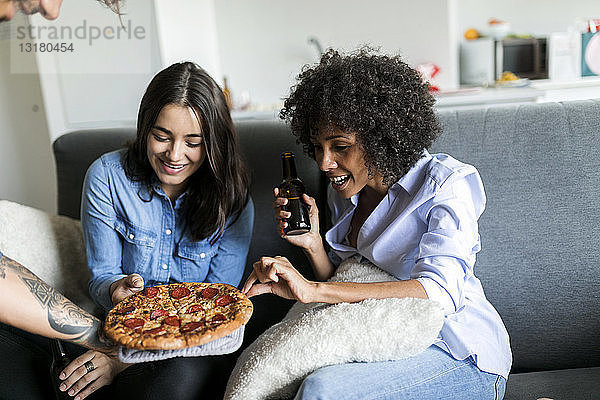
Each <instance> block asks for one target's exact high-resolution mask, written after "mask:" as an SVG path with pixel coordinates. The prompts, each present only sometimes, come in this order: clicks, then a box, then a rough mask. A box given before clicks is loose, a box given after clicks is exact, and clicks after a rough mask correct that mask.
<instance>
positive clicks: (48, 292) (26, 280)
mask: <svg viewBox="0 0 600 400" xmlns="http://www.w3.org/2000/svg"><path fill="white" fill-rule="evenodd" d="M0 321H1V322H4V323H6V324H9V325H12V326H15V327H17V328H20V329H23V330H26V331H28V332H31V333H35V334H38V335H42V336H46V337H49V338H58V339H62V340H66V341H70V342H73V343H77V344H79V345H81V346H84V347H87V348H89V349H95V350H99V351H103V352H107V351H113V350H115V347H114V345H113V344H111V343H109V342H108V341H107V340H105V339H104V337H103V336H102V335H101V333H102V322H101V321H100V320H99V319H98V318H96V317H94V316H93V315H91V314H89V313H88V312H86V311H85V310H83V309H81V308H80V307H78V306H77V305H75V304H73V303H72V302H71V301H70V300H69V299H67V298H66V297H65V296H63V295H62V294H61V293H59V292H57V291H56V290H54V289H53V288H52V287H51V286H49V285H48V284H47V283H46V282H44V281H42V280H41V279H40V278H38V277H37V276H36V275H35V274H34V273H33V272H31V271H30V270H28V269H27V268H25V267H24V266H22V265H21V264H19V263H18V262H16V261H14V260H12V259H10V258H8V257H6V256H3V255H1V254H0Z"/></svg>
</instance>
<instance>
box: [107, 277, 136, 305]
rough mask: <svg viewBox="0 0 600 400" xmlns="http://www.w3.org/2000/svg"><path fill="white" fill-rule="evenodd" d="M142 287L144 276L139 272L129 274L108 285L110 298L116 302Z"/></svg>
mask: <svg viewBox="0 0 600 400" xmlns="http://www.w3.org/2000/svg"><path fill="white" fill-rule="evenodd" d="M143 288H144V278H142V277H141V276H140V275H139V274H131V275H128V276H126V277H124V278H121V279H119V280H118V281H115V282H113V284H112V285H110V299H111V300H112V302H113V304H117V303H118V302H120V301H121V300H123V299H124V298H125V297H128V296H131V295H132V294H134V293H137V292H139V291H140V290H142V289H143Z"/></svg>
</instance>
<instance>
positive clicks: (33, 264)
mask: <svg viewBox="0 0 600 400" xmlns="http://www.w3.org/2000/svg"><path fill="white" fill-rule="evenodd" d="M0 250H2V252H3V253H4V254H5V255H6V256H7V257H10V258H12V259H13V260H15V261H18V262H20V263H21V264H22V265H24V266H26V267H27V268H29V269H30V270H31V271H32V272H33V273H35V274H36V275H37V276H39V277H40V278H41V279H43V280H44V281H46V283H48V284H49V285H51V286H53V287H55V288H56V289H58V290H59V291H60V292H61V293H63V294H64V295H65V296H66V297H67V298H69V299H70V300H71V301H73V302H74V303H75V304H77V305H79V306H80V307H82V308H84V309H85V310H87V311H89V312H91V313H95V314H96V315H100V314H99V311H100V310H99V309H98V308H97V306H96V305H95V304H94V302H93V301H92V299H91V298H90V296H89V294H88V289H87V282H88V280H89V274H88V269H87V267H86V259H85V248H84V245H83V236H82V235H81V224H80V223H79V221H77V220H75V219H72V218H68V217H63V216H57V215H50V214H47V213H45V212H43V211H40V210H36V209H34V208H31V207H27V206H23V205H20V204H17V203H12V202H10V201H7V200H0Z"/></svg>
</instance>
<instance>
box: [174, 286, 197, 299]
mask: <svg viewBox="0 0 600 400" xmlns="http://www.w3.org/2000/svg"><path fill="white" fill-rule="evenodd" d="M190 293H192V292H190V289H188V288H186V287H178V288H175V289H173V290H171V297H172V298H174V299H181V298H183V297H185V296H189V295H190Z"/></svg>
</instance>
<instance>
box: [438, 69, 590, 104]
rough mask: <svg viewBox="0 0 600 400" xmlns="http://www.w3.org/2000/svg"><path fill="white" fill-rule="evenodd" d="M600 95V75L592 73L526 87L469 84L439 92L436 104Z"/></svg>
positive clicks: (561, 99)
mask: <svg viewBox="0 0 600 400" xmlns="http://www.w3.org/2000/svg"><path fill="white" fill-rule="evenodd" d="M594 98H600V77H598V76H590V77H584V78H580V79H576V80H569V81H552V80H549V79H540V80H532V81H531V84H530V85H529V86H524V87H512V88H509V87H491V88H482V87H476V88H473V87H469V88H461V89H458V90H455V91H445V92H440V93H438V94H436V99H437V101H436V107H437V108H438V109H445V108H456V109H461V108H472V107H476V106H481V105H487V106H495V105H504V104H518V103H530V102H535V103H545V102H550V101H568V100H585V99H594Z"/></svg>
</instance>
